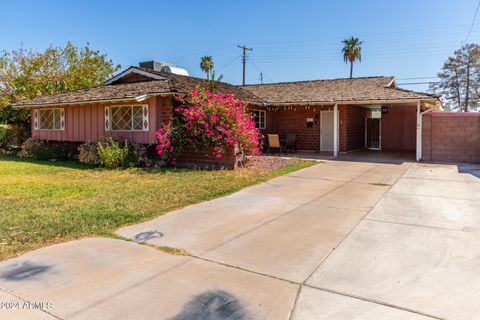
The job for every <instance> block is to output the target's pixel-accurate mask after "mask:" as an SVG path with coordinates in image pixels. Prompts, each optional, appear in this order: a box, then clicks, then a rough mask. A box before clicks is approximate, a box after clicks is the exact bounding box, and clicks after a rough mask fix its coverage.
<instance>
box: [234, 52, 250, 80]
mask: <svg viewBox="0 0 480 320" xmlns="http://www.w3.org/2000/svg"><path fill="white" fill-rule="evenodd" d="M237 47H239V48H240V49H243V59H242V61H243V81H242V84H243V85H245V66H246V64H247V50H248V51H253V48H247V47H246V46H245V45H243V46H241V45H237Z"/></svg>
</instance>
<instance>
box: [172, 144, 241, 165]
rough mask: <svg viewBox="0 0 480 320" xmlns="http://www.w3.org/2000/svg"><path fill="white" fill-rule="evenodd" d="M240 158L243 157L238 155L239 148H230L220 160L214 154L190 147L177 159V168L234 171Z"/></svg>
mask: <svg viewBox="0 0 480 320" xmlns="http://www.w3.org/2000/svg"><path fill="white" fill-rule="evenodd" d="M240 158H241V155H238V148H236V147H231V148H229V149H228V150H227V152H226V153H225V154H224V156H223V157H222V158H220V159H218V158H216V157H215V156H214V155H212V154H206V153H205V151H203V150H195V149H194V148H192V147H189V148H186V149H185V150H184V151H183V152H182V154H181V156H179V157H178V158H177V167H180V168H201V169H228V170H233V169H235V168H236V167H237V164H238V161H239V160H240Z"/></svg>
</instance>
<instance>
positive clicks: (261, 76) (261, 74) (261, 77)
mask: <svg viewBox="0 0 480 320" xmlns="http://www.w3.org/2000/svg"><path fill="white" fill-rule="evenodd" d="M260 84H263V73H262V72H260Z"/></svg>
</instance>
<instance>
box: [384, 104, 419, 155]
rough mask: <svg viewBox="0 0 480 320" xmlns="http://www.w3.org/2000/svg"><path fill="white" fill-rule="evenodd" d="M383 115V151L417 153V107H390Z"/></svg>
mask: <svg viewBox="0 0 480 320" xmlns="http://www.w3.org/2000/svg"><path fill="white" fill-rule="evenodd" d="M386 107H388V112H387V113H382V120H381V126H382V128H381V130H382V150H385V151H397V152H415V149H416V139H417V137H416V130H417V106H416V105H394V106H392V105H388V106H386Z"/></svg>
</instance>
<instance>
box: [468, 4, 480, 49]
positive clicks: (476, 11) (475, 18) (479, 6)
mask: <svg viewBox="0 0 480 320" xmlns="http://www.w3.org/2000/svg"><path fill="white" fill-rule="evenodd" d="M478 8H480V0H479V1H478V4H477V9H476V10H475V15H474V16H473V21H472V25H471V26H470V30H468V34H467V37H466V38H465V43H466V42H467V41H468V38H470V34H471V33H472V29H473V26H474V25H475V20H477V14H478Z"/></svg>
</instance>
